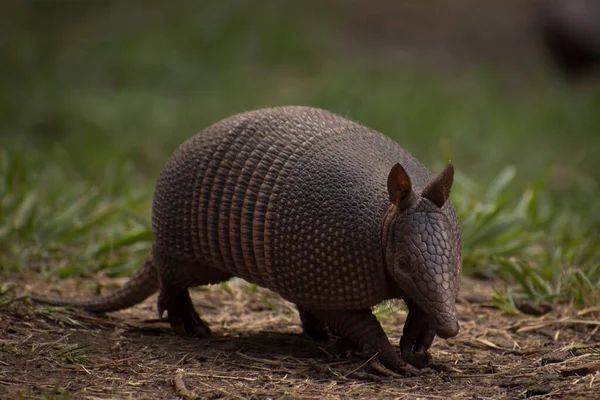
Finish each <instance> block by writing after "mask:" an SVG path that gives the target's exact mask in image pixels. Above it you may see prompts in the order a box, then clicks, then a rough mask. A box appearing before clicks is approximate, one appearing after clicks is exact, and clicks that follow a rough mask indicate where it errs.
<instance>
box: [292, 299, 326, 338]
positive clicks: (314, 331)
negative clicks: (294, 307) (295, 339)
mask: <svg viewBox="0 0 600 400" xmlns="http://www.w3.org/2000/svg"><path fill="white" fill-rule="evenodd" d="M298 313H299V314H300V321H302V330H303V331H304V334H305V335H306V336H308V337H310V338H312V339H315V340H318V341H323V342H325V341H328V340H329V339H330V336H329V332H328V331H327V326H325V324H324V323H323V322H322V321H320V320H319V319H318V318H317V317H316V316H315V315H314V314H313V313H312V311H310V310H308V309H306V308H302V307H300V306H298Z"/></svg>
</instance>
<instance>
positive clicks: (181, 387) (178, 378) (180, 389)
mask: <svg viewBox="0 0 600 400" xmlns="http://www.w3.org/2000/svg"><path fill="white" fill-rule="evenodd" d="M184 372H185V371H184V370H183V369H181V368H179V369H178V370H177V371H176V372H175V379H174V381H175V390H176V391H177V394H178V395H180V396H181V397H183V398H184V399H188V400H196V399H198V398H199V397H198V395H197V394H196V393H194V392H192V391H190V390H188V388H187V387H186V386H185V382H184V381H183V374H184Z"/></svg>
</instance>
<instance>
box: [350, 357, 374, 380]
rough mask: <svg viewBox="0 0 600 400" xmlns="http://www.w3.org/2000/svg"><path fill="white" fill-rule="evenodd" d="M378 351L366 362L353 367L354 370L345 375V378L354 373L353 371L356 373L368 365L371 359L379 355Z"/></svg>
mask: <svg viewBox="0 0 600 400" xmlns="http://www.w3.org/2000/svg"><path fill="white" fill-rule="evenodd" d="M377 354H378V353H375V354H373V355H372V356H371V358H369V359H368V360H367V361H365V362H364V363H362V364H361V365H360V366H358V367H357V368H355V369H353V370H352V371H350V372H348V373H347V374H346V375H344V378H346V377H348V376H349V375H352V374H353V373H355V372H356V371H358V370H360V369H362V368H363V367H364V366H365V365H367V364H368V363H370V362H371V361H373V359H374V358H375V357H377Z"/></svg>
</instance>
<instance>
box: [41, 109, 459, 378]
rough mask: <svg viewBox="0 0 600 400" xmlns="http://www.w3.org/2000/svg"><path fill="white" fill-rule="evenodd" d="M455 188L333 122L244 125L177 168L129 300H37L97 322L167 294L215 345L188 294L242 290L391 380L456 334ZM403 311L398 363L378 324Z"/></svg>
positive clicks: (369, 136)
mask: <svg viewBox="0 0 600 400" xmlns="http://www.w3.org/2000/svg"><path fill="white" fill-rule="evenodd" d="M453 177H454V168H453V166H452V164H451V163H450V162H449V163H448V164H447V166H446V167H445V169H444V170H443V171H442V172H441V173H440V174H439V175H438V176H435V177H434V176H433V175H432V174H431V173H430V172H429V171H428V170H427V169H426V168H425V167H424V166H423V165H422V164H421V163H420V162H419V161H418V160H417V159H416V158H415V157H413V156H412V155H411V154H410V153H409V152H408V151H406V150H404V149H403V148H402V147H400V146H399V145H398V144H397V143H396V142H394V141H393V140H392V139H390V138H388V137H387V136H385V135H383V134H381V133H379V132H377V131H375V130H372V129H369V128H367V127H365V126H363V125H360V124H358V123H355V122H352V121H350V120H348V119H345V118H343V117H341V116H339V115H336V114H334V113H331V112H328V111H326V110H322V109H318V108H311V107H300V106H288V107H274V108H267V109H261V110H256V111H250V112H245V113H241V114H237V115H234V116H231V117H229V118H226V119H224V120H222V121H220V122H217V123H215V124H214V125H212V126H210V127H208V128H207V129H205V130H204V131H203V132H200V133H198V134H196V135H195V136H193V137H191V138H190V139H189V140H187V141H186V142H184V143H183V144H182V145H181V146H180V147H179V148H178V149H176V150H175V152H174V153H173V155H172V156H171V157H170V159H169V160H168V161H167V163H166V165H165V167H164V169H163V170H162V172H161V174H160V177H159V179H158V183H157V185H156V189H155V193H154V198H153V205H152V229H153V232H154V242H153V244H152V249H151V252H150V254H149V256H148V258H147V260H146V261H145V263H144V264H143V265H142V267H141V268H140V269H139V270H138V271H137V272H136V273H135V274H134V275H133V277H132V278H131V279H130V280H129V281H128V282H127V283H126V284H125V285H124V286H123V287H122V288H121V289H119V290H117V291H115V292H114V293H112V294H108V295H106V296H103V297H98V298H92V299H60V298H48V297H40V296H33V299H34V300H36V301H39V302H43V303H49V304H54V305H68V306H78V307H82V308H83V309H85V310H88V311H90V312H98V313H100V312H109V311H116V310H119V309H124V308H128V307H131V306H133V305H135V304H137V303H139V302H141V301H143V300H144V299H146V298H147V297H149V296H150V295H152V294H153V293H155V292H156V291H158V290H160V294H159V298H158V312H159V315H160V316H162V315H163V314H164V312H165V311H166V312H167V319H168V321H169V323H170V325H171V326H172V327H173V328H175V329H176V330H179V331H182V332H185V333H189V334H193V335H197V336H201V337H206V336H208V335H209V334H210V329H209V327H208V325H207V324H206V323H205V322H204V321H203V320H202V319H201V318H200V316H199V315H198V313H197V312H196V310H195V308H194V305H193V304H192V301H191V299H190V295H189V292H188V288H190V287H194V286H199V285H208V284H215V283H219V282H223V281H227V280H229V279H230V278H232V277H240V278H243V279H244V280H246V281H248V282H252V283H255V284H257V285H260V286H263V287H266V288H268V289H270V290H272V291H275V292H277V293H278V294H280V295H281V296H282V297H283V298H285V299H287V300H289V301H290V302H292V303H294V304H295V305H296V306H297V308H298V311H299V314H300V319H301V322H302V326H303V330H304V332H305V333H306V334H307V335H308V336H311V337H313V338H315V339H321V340H322V339H326V338H327V337H328V336H329V334H330V333H331V332H333V333H335V334H336V335H337V336H339V337H340V338H342V339H343V340H344V341H345V342H347V343H350V344H351V345H352V346H353V347H356V348H358V349H361V350H362V351H364V352H365V353H367V354H370V355H377V357H378V358H379V360H380V361H381V363H382V364H384V366H387V367H388V368H390V369H393V370H397V371H406V367H408V366H407V364H406V363H409V364H412V365H414V366H416V367H418V368H422V367H425V366H427V365H428V363H429V361H430V356H429V352H428V351H429V349H430V347H431V345H432V343H433V341H434V338H435V336H436V335H437V336H439V337H441V338H450V337H454V336H456V335H457V334H458V331H459V324H458V321H457V317H456V306H455V301H456V297H457V295H458V291H459V286H460V276H461V268H462V232H461V227H460V222H459V219H458V217H457V213H456V211H455V209H454V207H453V206H452V204H451V202H450V201H449V199H448V197H449V195H450V189H451V187H452V183H453ZM398 298H400V299H403V300H404V301H405V303H406V305H407V307H408V310H409V312H408V316H407V319H406V322H405V325H404V330H403V335H402V337H401V340H400V354H399V355H398V354H397V353H396V351H395V349H394V347H393V346H392V344H391V343H390V341H389V339H388V337H387V336H386V334H385V332H384V330H383V329H382V327H381V325H380V323H379V322H378V320H377V318H376V317H375V315H374V314H373V312H372V307H373V306H375V305H377V304H378V303H380V302H382V301H384V300H387V299H398ZM409 368H410V367H409Z"/></svg>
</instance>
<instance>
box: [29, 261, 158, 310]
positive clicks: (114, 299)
mask: <svg viewBox="0 0 600 400" xmlns="http://www.w3.org/2000/svg"><path fill="white" fill-rule="evenodd" d="M159 287H160V282H159V279H158V270H157V268H156V266H155V265H154V262H153V260H152V254H150V256H149V257H148V259H146V261H145V262H144V264H142V267H141V268H140V269H139V270H138V271H137V272H136V273H135V274H134V275H133V276H132V277H131V279H130V280H129V281H128V282H127V283H126V284H125V286H123V287H122V288H120V289H118V290H117V291H115V292H113V293H111V294H108V295H106V296H101V297H94V298H90V299H63V298H56V297H45V296H38V295H32V296H30V298H31V300H33V301H35V302H38V303H44V304H50V305H54V306H73V307H80V308H83V309H84V310H86V311H90V312H95V313H103V312H109V311H117V310H122V309H124V308H129V307H131V306H134V305H136V304H138V303H141V302H142V301H144V300H145V299H147V298H148V297H150V296H151V295H152V294H154V293H155V292H156V291H157V290H158V288H159Z"/></svg>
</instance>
